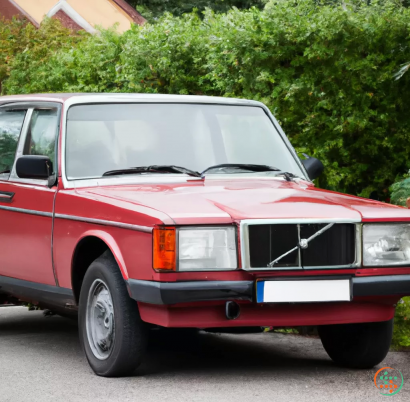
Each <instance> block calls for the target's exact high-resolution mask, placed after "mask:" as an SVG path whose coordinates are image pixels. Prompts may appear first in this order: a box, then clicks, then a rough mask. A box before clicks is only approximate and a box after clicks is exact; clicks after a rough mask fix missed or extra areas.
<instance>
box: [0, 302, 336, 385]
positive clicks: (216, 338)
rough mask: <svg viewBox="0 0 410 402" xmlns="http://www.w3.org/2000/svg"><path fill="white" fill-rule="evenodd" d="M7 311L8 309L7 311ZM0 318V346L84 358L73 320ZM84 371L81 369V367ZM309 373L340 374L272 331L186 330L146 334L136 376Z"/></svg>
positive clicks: (302, 343)
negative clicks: (3, 341)
mask: <svg viewBox="0 0 410 402" xmlns="http://www.w3.org/2000/svg"><path fill="white" fill-rule="evenodd" d="M10 313H11V310H10ZM10 313H9V312H8V314H7V315H6V317H2V314H0V342H1V339H2V338H8V339H9V340H10V338H11V337H12V338H13V342H14V343H17V344H23V343H24V346H25V348H33V349H35V348H37V351H39V352H41V353H42V354H43V355H44V354H46V355H50V358H54V357H57V356H53V355H55V354H58V357H60V358H61V357H62V356H66V357H67V358H68V357H70V358H74V357H75V356H78V358H81V359H83V360H84V363H85V358H84V356H83V354H82V351H81V350H80V344H79V340H78V328H77V323H76V321H75V320H70V319H67V318H62V317H59V316H51V317H44V316H43V315H42V314H41V312H27V311H25V310H23V311H18V312H17V313H18V314H10ZM33 352H34V351H33ZM84 369H85V370H87V369H88V368H87V366H86V365H85V366H84ZM312 370H314V371H315V372H316V373H318V372H320V373H321V374H323V375H326V373H331V374H332V375H334V374H335V373H336V372H340V371H341V370H344V369H341V368H338V367H336V366H335V365H334V364H333V363H332V362H331V361H330V359H329V358H328V357H327V355H326V354H325V352H324V351H323V349H322V347H321V343H320V341H319V340H317V339H310V338H303V337H295V336H291V335H281V334H272V333H262V334H246V335H228V334H210V333H206V332H203V331H198V332H195V331H191V330H168V329H163V330H152V331H150V342H149V348H148V352H147V356H146V359H145V362H144V364H143V365H142V366H141V367H140V368H139V369H138V370H137V372H136V373H135V374H136V375H138V376H154V377H155V376H157V375H163V374H165V373H166V374H167V375H179V374H184V375H188V376H189V375H190V374H192V375H212V376H214V375H218V374H223V375H224V376H225V377H226V376H231V375H232V376H237V375H238V374H240V375H242V376H243V375H245V376H246V377H247V378H250V377H258V376H260V375H262V374H263V376H269V375H275V376H286V375H289V374H290V373H292V376H293V377H294V376H295V375H297V374H298V373H300V375H302V374H303V375H305V374H306V372H309V371H312Z"/></svg>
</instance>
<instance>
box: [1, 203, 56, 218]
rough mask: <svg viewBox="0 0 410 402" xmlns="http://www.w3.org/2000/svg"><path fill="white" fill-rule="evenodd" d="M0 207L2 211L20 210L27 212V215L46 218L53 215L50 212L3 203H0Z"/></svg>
mask: <svg viewBox="0 0 410 402" xmlns="http://www.w3.org/2000/svg"><path fill="white" fill-rule="evenodd" d="M0 209H2V210H4V211H10V212H20V213H22V214H28V215H37V216H44V217H46V218H52V217H53V214H52V213H51V212H42V211H34V210H32V209H23V208H14V207H6V206H4V205H0Z"/></svg>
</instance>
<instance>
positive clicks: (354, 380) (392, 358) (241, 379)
mask: <svg viewBox="0 0 410 402" xmlns="http://www.w3.org/2000/svg"><path fill="white" fill-rule="evenodd" d="M146 360H147V361H146V363H145V364H144V365H143V366H142V367H141V368H140V369H139V370H138V371H137V372H136V373H135V376H133V377H129V378H121V379H106V378H100V377H97V376H95V375H94V374H93V373H92V372H91V370H90V368H89V367H88V365H87V362H86V360H85V358H84V356H83V354H82V352H81V350H80V346H79V341H78V336H77V325H76V322H75V321H71V320H68V319H65V318H61V317H58V316H53V317H43V315H42V313H41V312H38V311H34V312H28V311H27V309H25V308H22V307H7V308H1V309H0V401H1V402H6V401H10V402H11V401H13V402H26V401H30V402H31V401H41V402H45V401H64V402H66V401H67V402H68V401H98V402H105V401H121V402H126V401H138V402H140V401H141V402H151V401H155V402H158V401H161V402H165V401H167V402H168V401H183V402H191V401H207V402H210V401H212V402H215V401H224V402H225V401H227V402H229V401H235V402H240V401H252V402H253V401H259V400H263V401H274V402H281V401H292V402H305V401H307V402H309V401H317V402H321V401H326V402H331V401H343V402H345V401H346V402H347V401H355V402H359V401H360V402H364V401H372V402H373V401H377V400H386V399H385V398H386V396H382V395H380V394H379V393H378V391H377V389H376V388H375V386H374V384H373V381H372V380H373V376H374V374H375V372H376V369H374V370H365V371H355V370H347V369H342V368H338V367H336V366H334V365H333V364H332V362H331V361H330V360H329V358H328V357H327V355H326V353H325V352H324V350H323V349H322V346H321V343H320V340H318V339H312V338H303V337H298V336H293V335H280V334H269V333H265V334H256V335H255V334H253V335H218V334H208V333H200V334H199V335H197V336H194V337H191V336H189V335H188V334H183V335H182V336H181V335H180V334H178V335H176V334H174V333H172V336H169V334H156V335H155V336H154V339H153V341H152V343H151V347H150V351H149V353H148V356H147V359H146ZM383 365H388V366H391V367H394V368H397V369H399V370H400V371H402V373H403V375H404V378H405V383H404V387H403V390H402V391H401V392H400V393H399V394H397V395H395V396H393V397H392V400H393V401H410V353H397V352H392V353H390V354H389V355H388V356H387V358H386V359H385V361H384V362H383ZM380 367H383V366H380Z"/></svg>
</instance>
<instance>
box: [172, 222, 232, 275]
mask: <svg viewBox="0 0 410 402" xmlns="http://www.w3.org/2000/svg"><path fill="white" fill-rule="evenodd" d="M178 267H179V270H180V271H196V270H205V269H210V270H212V269H219V270H224V269H236V268H238V261H237V252H236V228H235V227H233V226H232V227H204V228H200V227H197V228H180V229H179V238H178Z"/></svg>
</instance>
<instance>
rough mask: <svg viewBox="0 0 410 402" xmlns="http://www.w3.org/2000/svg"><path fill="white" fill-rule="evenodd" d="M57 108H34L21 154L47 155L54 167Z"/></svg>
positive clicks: (57, 119)
mask: <svg viewBox="0 0 410 402" xmlns="http://www.w3.org/2000/svg"><path fill="white" fill-rule="evenodd" d="M58 121H59V113H58V109H57V108H50V109H34V110H33V114H32V117H31V121H30V126H29V129H28V132H27V137H26V142H25V144H24V150H23V155H42V156H48V157H49V158H50V159H51V161H52V162H53V165H54V168H56V140H57V132H58Z"/></svg>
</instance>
